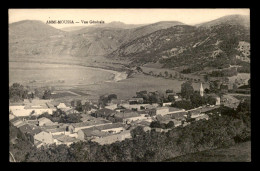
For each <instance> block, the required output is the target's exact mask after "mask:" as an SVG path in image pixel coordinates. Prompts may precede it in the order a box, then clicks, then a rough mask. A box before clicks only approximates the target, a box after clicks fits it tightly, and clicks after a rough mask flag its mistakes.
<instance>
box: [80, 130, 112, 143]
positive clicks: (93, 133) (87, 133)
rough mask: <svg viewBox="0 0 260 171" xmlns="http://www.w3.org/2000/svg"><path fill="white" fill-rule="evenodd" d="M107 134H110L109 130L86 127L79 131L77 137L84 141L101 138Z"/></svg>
mask: <svg viewBox="0 0 260 171" xmlns="http://www.w3.org/2000/svg"><path fill="white" fill-rule="evenodd" d="M106 135H109V133H108V132H102V131H100V130H97V129H95V128H94V127H92V128H86V129H81V130H79V131H78V136H77V139H79V140H81V141H84V140H91V139H94V138H101V137H104V136H106Z"/></svg>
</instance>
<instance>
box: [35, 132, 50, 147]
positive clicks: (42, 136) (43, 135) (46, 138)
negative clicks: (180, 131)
mask: <svg viewBox="0 0 260 171" xmlns="http://www.w3.org/2000/svg"><path fill="white" fill-rule="evenodd" d="M34 140H37V141H40V142H42V143H44V144H53V143H54V141H53V137H52V134H51V133H49V132H46V131H41V132H40V133H38V134H36V135H34ZM37 141H35V142H37Z"/></svg>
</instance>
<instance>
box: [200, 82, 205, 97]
mask: <svg viewBox="0 0 260 171" xmlns="http://www.w3.org/2000/svg"><path fill="white" fill-rule="evenodd" d="M203 92H204V89H203V87H202V83H200V96H201V97H203Z"/></svg>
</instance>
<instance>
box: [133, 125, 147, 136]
mask: <svg viewBox="0 0 260 171" xmlns="http://www.w3.org/2000/svg"><path fill="white" fill-rule="evenodd" d="M130 134H131V136H132V137H133V138H135V137H137V136H141V135H144V134H145V131H144V129H143V127H141V126H137V127H136V128H134V129H133V130H131V131H130Z"/></svg>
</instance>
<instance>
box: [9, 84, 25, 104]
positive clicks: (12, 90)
mask: <svg viewBox="0 0 260 171" xmlns="http://www.w3.org/2000/svg"><path fill="white" fill-rule="evenodd" d="M27 93H28V91H27V90H26V89H25V88H24V86H23V85H21V84H19V83H14V84H13V85H12V86H11V87H9V99H10V100H12V101H15V102H17V101H20V100H23V99H25V98H27Z"/></svg>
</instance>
